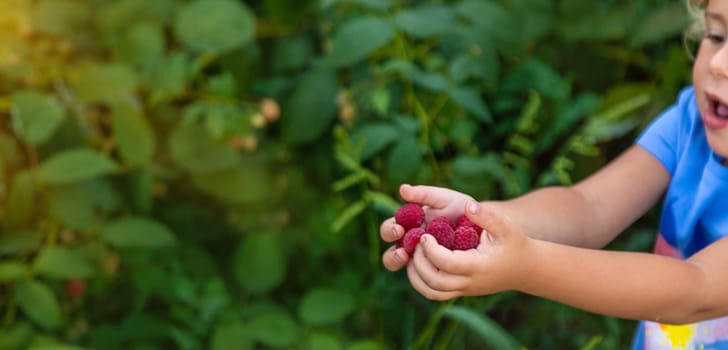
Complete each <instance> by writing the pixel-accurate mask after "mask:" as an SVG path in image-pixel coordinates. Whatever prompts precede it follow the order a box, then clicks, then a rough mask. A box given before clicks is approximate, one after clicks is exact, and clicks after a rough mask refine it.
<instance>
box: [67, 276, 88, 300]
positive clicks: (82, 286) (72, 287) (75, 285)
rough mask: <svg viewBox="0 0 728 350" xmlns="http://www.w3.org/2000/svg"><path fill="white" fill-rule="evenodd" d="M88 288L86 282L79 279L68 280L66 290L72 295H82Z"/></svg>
mask: <svg viewBox="0 0 728 350" xmlns="http://www.w3.org/2000/svg"><path fill="white" fill-rule="evenodd" d="M85 290H86V282H84V281H82V280H77V279H70V280H68V281H66V292H67V293H68V295H70V296H72V297H80V296H81V295H83V292H84V291H85Z"/></svg>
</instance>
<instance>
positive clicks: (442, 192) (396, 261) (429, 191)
mask: <svg viewBox="0 0 728 350" xmlns="http://www.w3.org/2000/svg"><path fill="white" fill-rule="evenodd" d="M399 194H400V196H401V197H402V199H403V200H405V201H406V202H410V203H417V204H420V205H422V207H423V208H424V209H425V217H426V220H427V221H430V220H432V219H434V218H436V217H438V216H445V217H447V218H449V219H451V220H455V219H457V217H458V216H460V215H462V214H463V208H464V207H465V205H466V204H467V203H470V202H474V199H473V197H471V196H468V195H466V194H464V193H461V192H457V191H454V190H450V189H447V188H443V187H434V186H412V185H406V184H405V185H402V186H400V187H399ZM404 234H405V231H404V228H403V227H402V226H400V225H397V223H395V222H394V218H389V219H386V220H384V221H383V222H382V224H381V225H380V227H379V235H380V236H381V237H382V239H383V240H384V241H386V242H396V241H397V240H399V239H400V238H402V236H404ZM410 258H411V257H410V256H409V255H408V254H407V252H405V250H404V248H397V247H396V245H392V246H391V247H389V249H387V250H386V251H385V252H384V254H382V263H383V264H384V267H386V268H387V269H388V270H390V271H396V270H399V269H401V268H402V267H404V266H405V265H407V262H408V261H409V260H410Z"/></svg>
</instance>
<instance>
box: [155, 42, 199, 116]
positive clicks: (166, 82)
mask: <svg viewBox="0 0 728 350" xmlns="http://www.w3.org/2000/svg"><path fill="white" fill-rule="evenodd" d="M190 66H191V63H190V58H189V57H188V56H187V54H186V53H185V52H172V53H171V54H169V55H167V56H165V57H158V58H157V59H154V60H152V61H151V62H150V63H149V64H148V65H147V66H146V67H147V68H146V70H145V71H144V80H145V82H146V84H147V85H148V86H149V89H150V96H149V103H150V104H151V105H152V106H154V105H157V104H159V103H162V102H167V101H169V100H171V99H173V98H176V97H180V96H182V94H184V92H185V88H186V85H187V81H188V79H189V78H190V75H191V74H190V73H189V70H190Z"/></svg>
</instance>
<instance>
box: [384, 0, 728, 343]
mask: <svg viewBox="0 0 728 350" xmlns="http://www.w3.org/2000/svg"><path fill="white" fill-rule="evenodd" d="M693 2H695V1H693ZM703 5H704V6H705V8H704V17H703V19H704V31H703V37H702V41H701V43H700V48H699V50H698V53H697V56H696V59H695V62H694V66H693V85H692V86H691V87H688V88H685V89H684V90H683V91H682V92H681V93H680V95H679V97H678V99H677V101H676V103H675V104H674V105H673V106H671V107H670V108H668V109H667V110H665V111H664V112H663V113H662V114H661V115H660V116H659V117H658V118H656V119H655V121H654V122H653V123H652V124H651V125H650V127H649V128H647V129H646V130H645V131H644V132H643V134H642V135H641V136H640V137H639V138H638V140H637V142H636V144H635V145H633V146H631V147H630V148H629V149H627V150H626V151H625V152H624V153H623V154H622V155H621V156H619V157H618V158H617V159H615V160H614V161H612V162H611V163H610V164H608V165H607V166H605V167H604V168H603V169H601V170H599V171H598V172H596V173H595V174H593V175H592V176H590V177H588V178H586V179H585V180H583V181H581V182H580V183H578V184H576V185H574V186H571V187H548V188H543V189H539V190H536V191H533V192H531V193H529V194H526V195H524V196H521V197H518V198H515V199H512V200H508V201H485V202H482V203H478V202H476V201H474V200H473V198H471V197H470V196H468V195H466V194H462V193H458V192H456V191H452V190H449V189H445V188H436V187H429V186H409V185H402V186H401V188H400V194H401V196H402V198H403V199H404V200H406V201H408V202H415V203H419V204H421V205H423V206H424V207H425V210H426V213H427V216H428V219H432V218H434V217H436V216H440V215H445V216H448V217H450V218H455V217H456V216H457V215H459V214H460V213H462V212H463V211H465V212H466V214H467V216H468V218H469V219H470V220H471V221H473V222H475V223H476V224H478V225H480V226H481V227H483V228H484V231H483V234H482V235H481V241H480V245H479V246H478V247H477V249H471V250H467V251H451V250H449V249H447V248H444V247H443V246H440V245H438V244H437V242H436V241H435V239H434V237H433V236H431V235H427V234H425V235H423V236H422V238H421V240H420V243H419V245H418V247H417V250H416V251H415V253H414V255H413V256H412V257H409V256H408V255H407V253H406V252H405V250H404V249H402V248H396V247H395V246H393V247H391V248H389V249H388V250H387V251H386V252H384V254H383V256H382V262H383V264H384V266H385V267H386V268H387V269H389V270H392V271H395V270H399V269H400V268H403V267H405V266H406V269H407V276H408V278H409V281H410V283H411V284H412V286H413V287H414V288H415V289H416V290H417V291H418V292H419V293H421V294H422V295H423V296H425V297H427V298H429V299H433V300H445V299H451V298H455V297H459V296H467V295H486V294H491V293H497V292H500V291H505V290H518V291H521V292H525V293H529V294H532V295H536V296H540V297H544V298H548V299H551V300H555V301H558V302H562V303H565V304H568V305H572V306H574V307H578V308H581V309H583V310H587V311H591V312H595V313H599V314H604V315H609V316H614V317H621V318H628V319H634V320H642V321H641V322H640V324H639V329H638V332H637V335H636V337H635V341H634V345H633V348H634V349H673V348H681V349H703V348H705V349H718V348H720V349H728V317H727V316H728V238H723V237H726V236H728V43H726V37H727V36H728V1H725V0H712V1H705V4H703ZM663 195H664V196H665V197H664V203H663V205H664V206H663V210H662V217H661V221H660V226H659V234H658V236H657V243H656V245H655V253H656V254H647V253H637V252H616V251H606V250H599V249H598V248H602V247H604V246H605V245H606V244H607V243H609V242H610V241H612V240H613V239H614V238H615V237H616V236H617V235H618V234H619V233H620V232H622V231H623V230H624V229H625V228H627V227H628V226H629V225H630V224H632V223H633V222H634V221H635V220H637V219H638V218H639V217H640V216H641V215H643V214H644V213H645V212H647V211H648V210H649V209H650V208H651V207H653V206H654V205H655V204H656V203H657V202H658V201H659V200H660V199H661V198H663ZM403 234H404V229H403V228H402V226H399V225H397V224H395V223H394V220H393V219H392V218H390V219H387V220H385V221H384V222H383V223H382V224H381V228H380V235H381V237H382V239H384V240H385V241H388V242H394V241H396V240H398V239H400V238H401V237H402V236H403Z"/></svg>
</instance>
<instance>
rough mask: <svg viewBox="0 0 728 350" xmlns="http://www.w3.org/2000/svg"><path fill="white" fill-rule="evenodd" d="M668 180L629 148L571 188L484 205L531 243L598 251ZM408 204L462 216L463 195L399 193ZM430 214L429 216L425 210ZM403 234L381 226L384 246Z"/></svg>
mask: <svg viewBox="0 0 728 350" xmlns="http://www.w3.org/2000/svg"><path fill="white" fill-rule="evenodd" d="M669 180H670V175H669V173H668V172H667V170H666V169H665V168H664V167H663V166H662V164H661V163H660V162H659V161H658V160H657V159H656V158H655V157H653V156H652V155H651V154H649V153H648V152H647V151H645V150H644V149H642V148H641V147H639V146H632V147H631V148H629V149H628V150H627V151H625V152H624V154H623V155H621V156H620V157H618V158H617V159H615V160H614V161H612V162H611V163H610V164H608V165H607V166H606V167H604V168H602V169H601V170H599V171H598V172H597V173H595V174H594V175H592V176H590V177H588V178H587V179H585V180H583V181H581V182H580V183H578V184H576V185H574V186H571V187H549V188H544V189H539V190H536V191H533V192H530V193H528V194H526V195H523V196H521V197H518V198H516V199H512V200H509V201H503V202H501V201H493V202H490V201H488V202H486V203H488V204H489V205H491V206H493V207H496V208H497V209H499V210H500V211H502V212H504V213H506V214H507V215H508V216H510V217H511V218H512V219H513V221H515V222H516V223H517V224H518V225H519V226H520V227H521V228H522V229H523V232H525V233H526V235H528V236H529V237H534V238H539V239H543V240H548V241H552V242H558V243H564V244H568V245H574V246H580V247H589V248H601V247H603V246H605V245H606V244H607V243H609V242H610V241H611V240H612V239H613V238H614V237H615V236H617V235H618V234H619V233H620V232H622V230H624V229H625V228H626V227H627V226H628V225H629V224H631V223H632V222H634V221H635V220H636V219H637V218H638V217H640V216H642V215H643V214H644V213H645V212H646V211H647V210H649V209H650V208H651V207H652V206H653V205H654V204H655V203H656V202H657V200H658V199H659V198H660V196H661V194H662V193H663V192H664V190H665V188H666V187H667V184H668V182H669ZM400 195H401V196H402V198H403V199H404V200H406V201H408V202H415V203H420V204H422V205H425V206H427V207H430V208H436V209H437V214H438V215H439V214H442V213H450V214H451V215H455V214H459V213H462V210H463V209H462V208H463V206H464V203H465V202H466V201H468V200H471V199H472V198H471V197H470V196H467V195H465V194H462V193H459V192H456V191H453V190H449V189H445V188H438V187H431V186H409V185H403V186H402V187H401V188H400ZM428 212H431V211H429V210H428ZM403 235H404V229H403V228H402V227H401V226H399V225H396V224H395V223H394V219H392V218H389V219H387V220H385V221H383V222H382V224H381V226H380V236H381V237H382V239H383V240H384V241H387V242H394V241H396V240H398V239H400V238H402V236H403ZM408 261H409V257H408V256H407V253H405V251H404V249H402V248H399V249H396V248H395V247H394V246H392V247H390V248H389V249H387V250H386V251H385V252H384V254H383V255H382V263H383V264H384V266H385V267H386V268H387V269H389V270H392V271H395V270H399V269H401V268H402V267H404V266H405V265H406V264H407V262H408Z"/></svg>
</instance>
